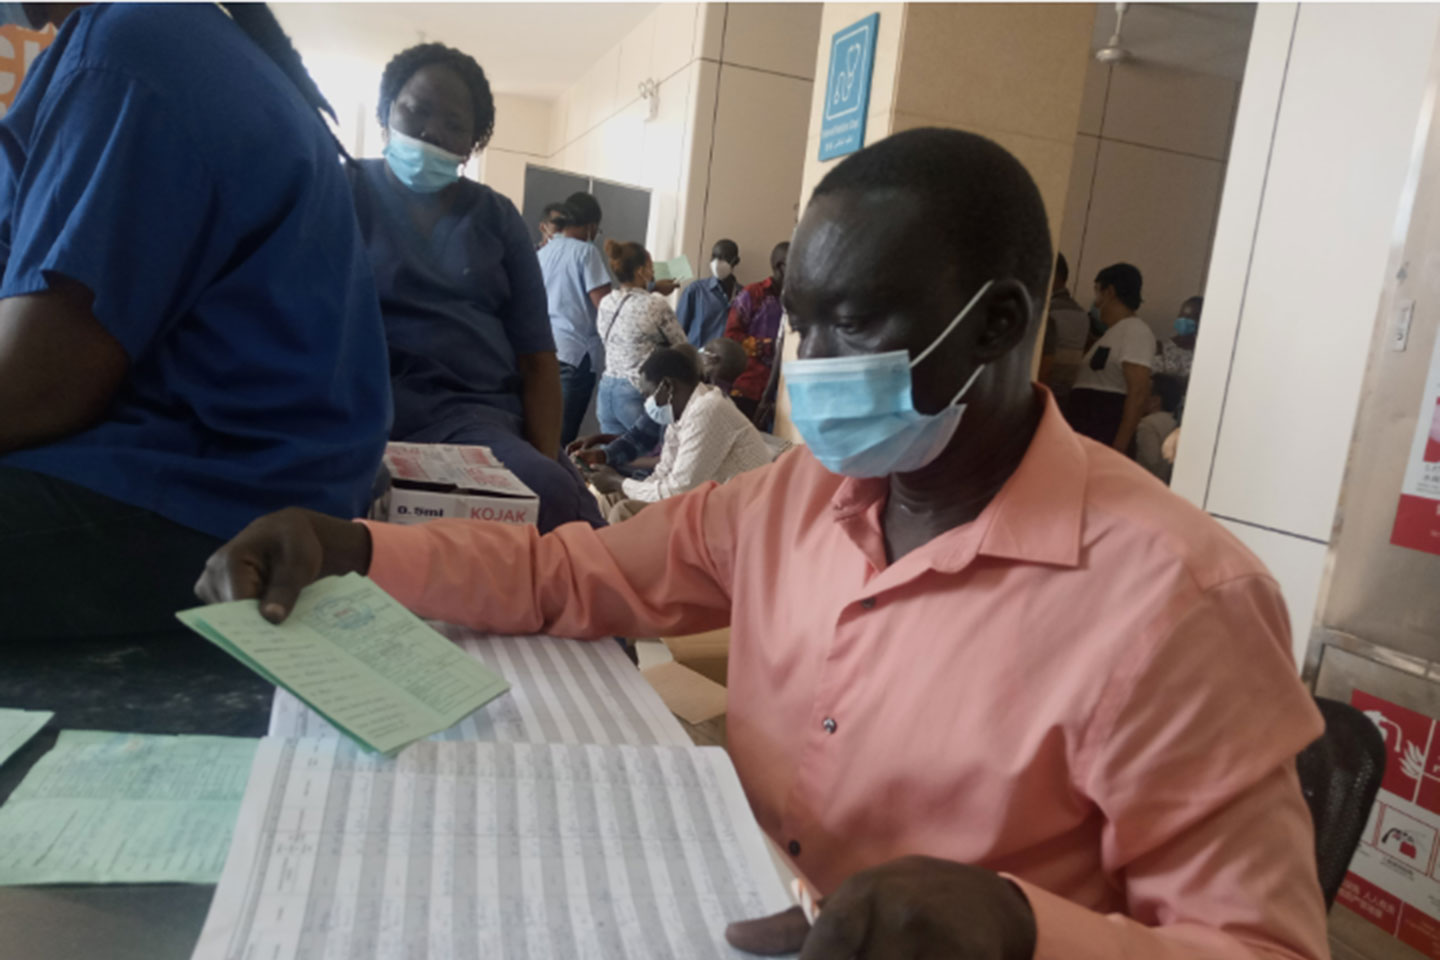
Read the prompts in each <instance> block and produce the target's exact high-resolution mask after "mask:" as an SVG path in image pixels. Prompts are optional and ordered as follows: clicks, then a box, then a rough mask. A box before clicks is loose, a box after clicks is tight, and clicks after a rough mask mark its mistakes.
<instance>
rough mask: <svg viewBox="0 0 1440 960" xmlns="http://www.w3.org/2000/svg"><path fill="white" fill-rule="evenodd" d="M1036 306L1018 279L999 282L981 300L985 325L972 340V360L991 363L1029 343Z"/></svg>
mask: <svg viewBox="0 0 1440 960" xmlns="http://www.w3.org/2000/svg"><path fill="white" fill-rule="evenodd" d="M1035 310H1036V305H1035V301H1034V300H1033V299H1032V298H1031V297H1030V291H1029V290H1027V289H1026V288H1025V285H1024V284H1023V283H1021V282H1020V281H1019V280H1016V279H1013V278H1010V279H1006V280H999V281H997V282H996V283H995V284H994V285H992V286H991V287H990V292H989V293H988V294H987V295H986V297H985V301H984V311H985V313H984V318H985V322H984V326H983V328H982V329H981V331H980V334H979V336H978V337H976V339H975V359H976V360H977V361H978V362H980V363H993V362H995V361H996V360H998V359H1000V358H1001V357H1003V356H1004V355H1005V354H1007V353H1009V352H1010V351H1011V350H1014V349H1015V348H1016V347H1018V346H1020V345H1021V344H1023V343H1025V342H1026V341H1028V340H1029V334H1030V328H1031V325H1032V322H1033V320H1034V315H1035Z"/></svg>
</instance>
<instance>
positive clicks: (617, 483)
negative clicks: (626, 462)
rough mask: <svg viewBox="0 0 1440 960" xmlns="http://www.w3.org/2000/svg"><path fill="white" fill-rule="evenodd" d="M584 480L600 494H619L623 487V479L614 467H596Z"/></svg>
mask: <svg viewBox="0 0 1440 960" xmlns="http://www.w3.org/2000/svg"><path fill="white" fill-rule="evenodd" d="M585 479H587V480H589V481H590V485H591V486H592V487H594V488H595V489H596V490H599V491H600V492H601V493H619V492H620V491H621V490H622V489H623V488H624V485H625V478H624V477H622V476H620V474H619V473H618V472H617V471H616V470H615V468H614V467H596V468H595V470H594V471H592V472H591V473H590V474H589V475H588V476H587V477H586V478H585Z"/></svg>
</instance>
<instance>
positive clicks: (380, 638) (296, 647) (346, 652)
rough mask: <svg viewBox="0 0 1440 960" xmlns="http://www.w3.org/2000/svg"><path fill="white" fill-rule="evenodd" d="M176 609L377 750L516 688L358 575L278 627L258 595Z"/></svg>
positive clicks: (323, 587) (312, 595) (322, 591)
mask: <svg viewBox="0 0 1440 960" xmlns="http://www.w3.org/2000/svg"><path fill="white" fill-rule="evenodd" d="M176 616H177V617H179V618H180V621H181V622H182V623H184V624H185V625H186V626H187V627H189V628H190V629H192V630H194V631H195V632H196V633H198V634H200V635H201V636H203V637H205V638H206V639H207V640H209V641H210V642H212V643H214V644H215V645H216V646H218V647H220V648H221V649H222V650H224V651H226V652H227V653H229V654H230V655H231V656H233V657H235V658H236V659H238V660H240V661H241V662H243V663H245V664H246V665H247V666H249V667H250V668H251V669H252V670H254V671H255V672H256V673H258V674H260V675H261V676H263V677H265V678H266V679H267V680H269V681H271V682H272V683H274V684H275V685H276V686H279V687H284V688H285V689H286V690H289V691H290V692H291V693H293V694H294V695H295V696H297V697H299V698H300V699H301V700H303V701H305V702H306V703H307V704H309V705H310V706H311V707H312V708H314V709H315V710H316V711H317V712H318V713H320V714H321V715H323V716H324V717H325V719H327V720H329V721H330V722H331V723H333V724H334V725H335V726H336V727H338V728H339V729H340V730H342V731H344V732H345V733H346V734H348V735H349V736H350V737H351V738H353V739H354V740H356V741H357V742H358V743H360V744H361V745H362V746H365V747H367V748H369V749H371V750H375V751H377V752H379V753H385V754H391V753H394V752H396V751H397V750H399V749H400V748H401V747H404V746H405V745H407V744H409V743H413V742H414V741H416V740H419V739H421V738H423V737H428V736H430V735H431V734H432V733H438V732H439V731H441V730H445V729H448V728H449V727H452V726H454V725H455V724H456V723H459V722H460V721H461V720H462V719H464V718H465V717H466V716H468V715H469V714H470V713H472V712H474V711H475V710H477V709H478V708H480V707H481V706H483V705H484V704H486V703H488V702H490V701H491V700H493V699H495V698H496V697H498V696H499V695H500V694H502V693H504V692H505V691H506V690H508V689H509V688H510V685H509V684H508V683H506V682H505V680H504V679H503V678H501V677H499V676H497V675H496V674H495V673H493V672H491V671H490V670H488V669H487V668H486V667H485V666H484V665H483V664H481V663H479V662H478V661H476V660H474V659H473V658H471V657H470V656H468V655H467V654H466V653H465V652H464V651H463V650H460V649H459V648H458V647H456V646H455V645H454V644H453V643H451V642H450V641H449V640H447V639H445V638H444V637H442V636H441V635H440V634H438V633H436V632H435V631H434V630H432V629H431V628H430V627H429V626H427V625H426V624H425V622H424V621H422V620H421V619H420V618H419V617H417V616H415V615H414V614H413V613H411V612H410V611H409V610H406V609H405V608H404V607H402V606H401V605H400V604H399V603H397V602H396V601H395V600H394V599H393V598H392V597H391V596H390V595H389V594H387V593H385V591H383V590H381V589H380V588H379V587H377V586H376V585H375V584H374V583H373V582H372V581H371V580H370V579H369V578H368V577H362V576H360V575H359V574H354V573H351V574H347V575H345V576H343V577H327V578H325V579H324V580H320V581H317V582H316V583H313V584H311V585H310V586H309V587H307V588H305V591H304V592H303V593H301V595H300V599H299V601H298V602H297V603H296V605H295V610H294V612H293V613H291V615H290V617H289V618H288V619H286V621H285V622H284V623H282V624H279V625H276V624H272V623H270V622H269V621H268V620H266V619H265V618H264V617H262V616H260V610H259V607H258V605H257V603H256V602H255V601H254V600H237V601H235V602H233V603H217V604H212V605H210V606H208V607H196V608H194V609H192V610H183V611H181V612H180V613H178V614H176Z"/></svg>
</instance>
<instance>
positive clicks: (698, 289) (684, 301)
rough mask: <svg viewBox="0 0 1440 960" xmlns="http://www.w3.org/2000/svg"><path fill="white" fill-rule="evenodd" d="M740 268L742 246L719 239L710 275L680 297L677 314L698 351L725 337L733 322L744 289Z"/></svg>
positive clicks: (711, 253) (687, 288) (712, 250)
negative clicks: (737, 272)
mask: <svg viewBox="0 0 1440 960" xmlns="http://www.w3.org/2000/svg"><path fill="white" fill-rule="evenodd" d="M739 265H740V247H739V245H738V244H737V243H736V242H735V241H734V240H716V241H715V246H713V247H711V248H710V276H708V277H706V278H705V279H704V280H696V281H695V282H694V283H692V284H690V286H688V287H686V288H685V292H684V293H682V294H680V305H679V306H678V307H676V308H675V315H676V316H677V317H679V318H680V326H681V327H682V328H683V329H684V331H685V337H686V339H688V340H689V341H690V342H691V343H692V344H694V346H695V347H696V349H700V348H703V347H704V346H705V345H706V344H707V343H710V342H712V341H714V340H718V339H719V338H720V337H723V336H725V323H726V321H727V320H729V319H730V302H731V301H732V300H734V299H735V294H736V292H738V291H739V289H740V281H739V280H737V279H735V268H736V267H737V266H739Z"/></svg>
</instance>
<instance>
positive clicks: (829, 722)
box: [821, 717, 836, 733]
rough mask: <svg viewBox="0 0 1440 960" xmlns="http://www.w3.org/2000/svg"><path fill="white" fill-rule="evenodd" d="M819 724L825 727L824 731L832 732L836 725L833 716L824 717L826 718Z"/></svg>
mask: <svg viewBox="0 0 1440 960" xmlns="http://www.w3.org/2000/svg"><path fill="white" fill-rule="evenodd" d="M821 726H822V727H824V728H825V732H826V733H834V732H835V726H836V724H835V718H834V717H826V718H825V722H824V723H822V724H821Z"/></svg>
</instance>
